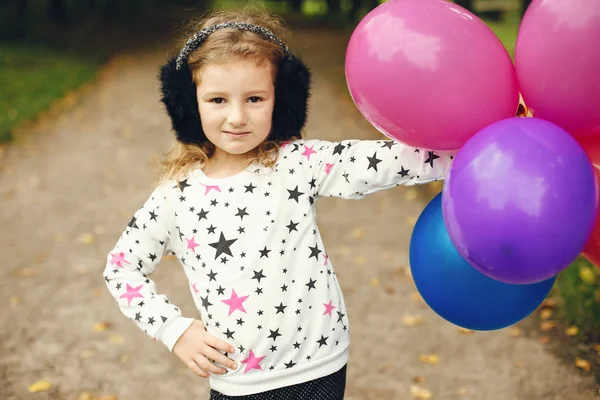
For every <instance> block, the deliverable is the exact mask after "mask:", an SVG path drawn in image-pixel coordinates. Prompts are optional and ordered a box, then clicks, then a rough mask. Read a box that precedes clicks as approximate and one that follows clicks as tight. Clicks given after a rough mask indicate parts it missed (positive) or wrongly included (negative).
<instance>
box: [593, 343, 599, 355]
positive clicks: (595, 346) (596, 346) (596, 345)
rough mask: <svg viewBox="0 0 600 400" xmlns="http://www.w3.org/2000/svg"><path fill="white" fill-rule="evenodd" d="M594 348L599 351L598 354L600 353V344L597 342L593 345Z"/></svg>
mask: <svg viewBox="0 0 600 400" xmlns="http://www.w3.org/2000/svg"><path fill="white" fill-rule="evenodd" d="M593 349H594V350H596V351H597V352H598V354H600V344H595V345H594V346H593Z"/></svg>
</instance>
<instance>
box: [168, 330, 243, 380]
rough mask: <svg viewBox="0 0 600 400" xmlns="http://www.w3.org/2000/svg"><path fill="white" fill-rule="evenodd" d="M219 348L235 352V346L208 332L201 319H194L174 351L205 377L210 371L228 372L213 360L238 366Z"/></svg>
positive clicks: (225, 364)
mask: <svg viewBox="0 0 600 400" xmlns="http://www.w3.org/2000/svg"><path fill="white" fill-rule="evenodd" d="M217 350H222V351H224V352H226V353H233V352H234V351H235V348H234V347H233V346H232V345H230V344H229V343H227V342H225V341H224V340H221V339H219V338H218V337H216V336H214V335H211V334H210V333H208V332H207V331H206V327H205V326H204V323H202V321H200V320H194V322H192V325H190V327H189V328H188V329H187V330H186V331H185V332H184V333H183V335H181V337H180V338H179V340H177V343H175V346H174V347H173V353H174V354H175V355H176V356H177V357H179V359H180V360H181V361H183V363H184V364H185V365H186V366H187V367H188V368H189V369H191V370H192V371H193V372H194V373H195V374H196V375H198V376H201V377H203V378H208V377H209V376H210V375H209V373H213V374H219V375H223V374H224V373H225V372H226V370H225V368H221V367H218V366H216V365H214V364H213V362H211V360H213V361H214V362H217V363H219V364H221V365H224V366H226V367H228V368H231V369H236V368H237V364H236V363H235V362H234V361H233V360H232V359H230V358H229V357H225V355H223V354H221V353H219V352H218V351H217Z"/></svg>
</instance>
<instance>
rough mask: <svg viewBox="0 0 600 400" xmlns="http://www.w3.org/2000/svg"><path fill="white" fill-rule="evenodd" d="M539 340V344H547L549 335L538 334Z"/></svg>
mask: <svg viewBox="0 0 600 400" xmlns="http://www.w3.org/2000/svg"><path fill="white" fill-rule="evenodd" d="M538 340H539V341H540V343H541V344H548V343H550V340H551V338H550V336H540V338H539V339H538Z"/></svg>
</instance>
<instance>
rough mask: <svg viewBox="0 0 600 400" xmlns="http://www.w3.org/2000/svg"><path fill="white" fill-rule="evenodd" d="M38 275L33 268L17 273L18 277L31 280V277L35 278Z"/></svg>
mask: <svg viewBox="0 0 600 400" xmlns="http://www.w3.org/2000/svg"><path fill="white" fill-rule="evenodd" d="M39 273H40V272H39V271H38V270H37V269H36V268H33V267H27V268H23V269H21V270H20V271H19V275H21V276H22V277H23V278H31V277H32V276H36V275H38V274H39Z"/></svg>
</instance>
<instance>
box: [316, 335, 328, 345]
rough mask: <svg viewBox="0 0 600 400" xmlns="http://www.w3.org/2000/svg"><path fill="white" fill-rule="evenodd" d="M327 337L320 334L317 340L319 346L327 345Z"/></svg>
mask: <svg viewBox="0 0 600 400" xmlns="http://www.w3.org/2000/svg"><path fill="white" fill-rule="evenodd" d="M327 339H329V336H327V337H324V336H323V335H321V339H319V340H317V343H319V348H320V347H321V346H327Z"/></svg>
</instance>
